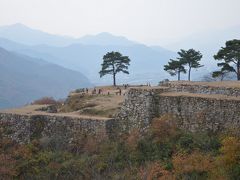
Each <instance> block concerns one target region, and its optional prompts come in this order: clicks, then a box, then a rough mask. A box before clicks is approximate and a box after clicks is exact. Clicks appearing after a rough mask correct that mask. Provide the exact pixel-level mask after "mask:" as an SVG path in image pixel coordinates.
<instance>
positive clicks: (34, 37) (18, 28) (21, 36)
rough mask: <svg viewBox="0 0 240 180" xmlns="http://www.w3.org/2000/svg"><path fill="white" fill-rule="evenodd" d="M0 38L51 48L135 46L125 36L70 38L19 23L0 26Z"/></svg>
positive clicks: (109, 35)
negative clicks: (76, 45) (75, 45)
mask: <svg viewBox="0 0 240 180" xmlns="http://www.w3.org/2000/svg"><path fill="white" fill-rule="evenodd" d="M0 37H2V38H6V39H9V40H11V41H15V42H17V43H21V44H25V45H30V46H34V45H41V44H45V45H49V46H58V47H59V46H69V45H71V44H85V45H90V44H91V45H102V46H107V45H122V46H125V45H133V44H136V43H135V42H133V41H130V40H128V39H127V38H125V37H123V36H114V35H112V34H110V33H107V32H103V33H99V34H97V35H86V36H83V37H80V38H73V37H68V36H61V35H53V34H49V33H46V32H43V31H40V30H36V29H32V28H29V27H28V26H25V25H23V24H20V23H17V24H13V25H9V26H0Z"/></svg>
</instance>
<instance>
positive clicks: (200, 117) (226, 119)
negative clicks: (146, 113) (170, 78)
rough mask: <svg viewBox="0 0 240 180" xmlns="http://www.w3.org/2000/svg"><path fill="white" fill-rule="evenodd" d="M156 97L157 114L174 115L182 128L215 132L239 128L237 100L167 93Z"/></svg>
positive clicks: (239, 115)
mask: <svg viewBox="0 0 240 180" xmlns="http://www.w3.org/2000/svg"><path fill="white" fill-rule="evenodd" d="M158 98H159V103H158V115H159V116H161V115H164V114H172V115H174V116H175V117H176V121H177V124H178V127H180V128H182V129H186V130H189V131H192V132H195V131H212V132H216V131H222V130H225V129H228V128H240V111H239V109H240V101H239V100H234V99H217V98H210V97H209V98H208V97H200V96H199V97H198V96H197V97H194V96H181V95H179V96H178V95H176V96H173V95H170V96H168V95H167V94H163V95H160V96H158Z"/></svg>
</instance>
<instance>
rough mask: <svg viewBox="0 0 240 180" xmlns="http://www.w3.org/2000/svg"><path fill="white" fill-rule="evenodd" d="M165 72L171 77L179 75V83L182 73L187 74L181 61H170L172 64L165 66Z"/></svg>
mask: <svg viewBox="0 0 240 180" xmlns="http://www.w3.org/2000/svg"><path fill="white" fill-rule="evenodd" d="M164 70H165V71H167V72H168V73H169V74H170V75H171V76H175V75H177V76H178V81H179V80H180V74H181V72H182V73H186V69H185V68H184V66H183V63H182V62H181V61H177V60H172V59H170V62H168V64H167V65H165V66H164Z"/></svg>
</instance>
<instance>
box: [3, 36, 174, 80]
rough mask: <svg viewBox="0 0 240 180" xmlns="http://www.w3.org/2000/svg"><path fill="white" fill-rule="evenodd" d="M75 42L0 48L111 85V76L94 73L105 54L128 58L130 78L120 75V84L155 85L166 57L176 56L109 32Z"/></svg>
mask: <svg viewBox="0 0 240 180" xmlns="http://www.w3.org/2000/svg"><path fill="white" fill-rule="evenodd" d="M77 41H82V43H81V44H79V43H74V44H71V45H68V46H63V47H57V46H50V45H41V44H40V45H35V46H27V45H21V44H20V43H16V42H13V41H10V40H7V39H4V38H0V46H2V47H4V48H6V49H8V50H12V51H17V52H19V53H23V54H26V55H28V56H31V57H36V58H42V59H44V60H46V61H48V62H51V63H55V64H58V65H61V66H64V67H67V68H70V69H73V70H77V71H80V72H82V73H84V74H85V75H86V76H87V77H88V78H89V79H90V80H91V81H92V82H94V83H95V84H106V83H108V84H109V83H111V77H109V78H108V77H106V78H105V77H104V78H102V79H100V78H99V74H98V72H99V70H100V68H101V67H100V66H101V63H102V57H103V55H104V54H106V53H107V52H109V51H120V52H121V53H122V54H124V55H127V56H129V57H130V59H131V66H130V75H129V76H121V75H120V76H121V78H120V79H121V80H122V81H120V82H121V83H124V82H125V83H133V82H138V83H145V82H147V81H151V82H153V81H154V82H153V83H157V82H158V81H159V80H161V79H163V78H166V77H168V75H166V73H165V72H164V71H163V65H165V64H166V63H167V61H168V60H169V59H170V58H174V57H175V56H176V55H175V53H174V52H172V51H169V50H166V49H163V48H161V47H159V46H154V47H149V46H145V45H143V44H137V43H136V42H132V41H130V40H128V39H126V38H124V37H118V36H113V35H111V34H109V33H101V34H99V35H96V36H85V37H83V38H80V39H78V40H77ZM21 46H22V47H21ZM153 74H154V75H156V74H157V77H156V78H155V80H153V79H154V78H152V77H153Z"/></svg>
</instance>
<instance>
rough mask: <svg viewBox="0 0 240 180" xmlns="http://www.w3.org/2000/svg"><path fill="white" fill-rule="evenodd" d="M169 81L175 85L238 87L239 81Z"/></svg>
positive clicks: (239, 86)
mask: <svg viewBox="0 0 240 180" xmlns="http://www.w3.org/2000/svg"><path fill="white" fill-rule="evenodd" d="M169 83H170V84H176V85H199V86H209V87H226V88H240V81H214V82H204V81H171V82H169Z"/></svg>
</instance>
